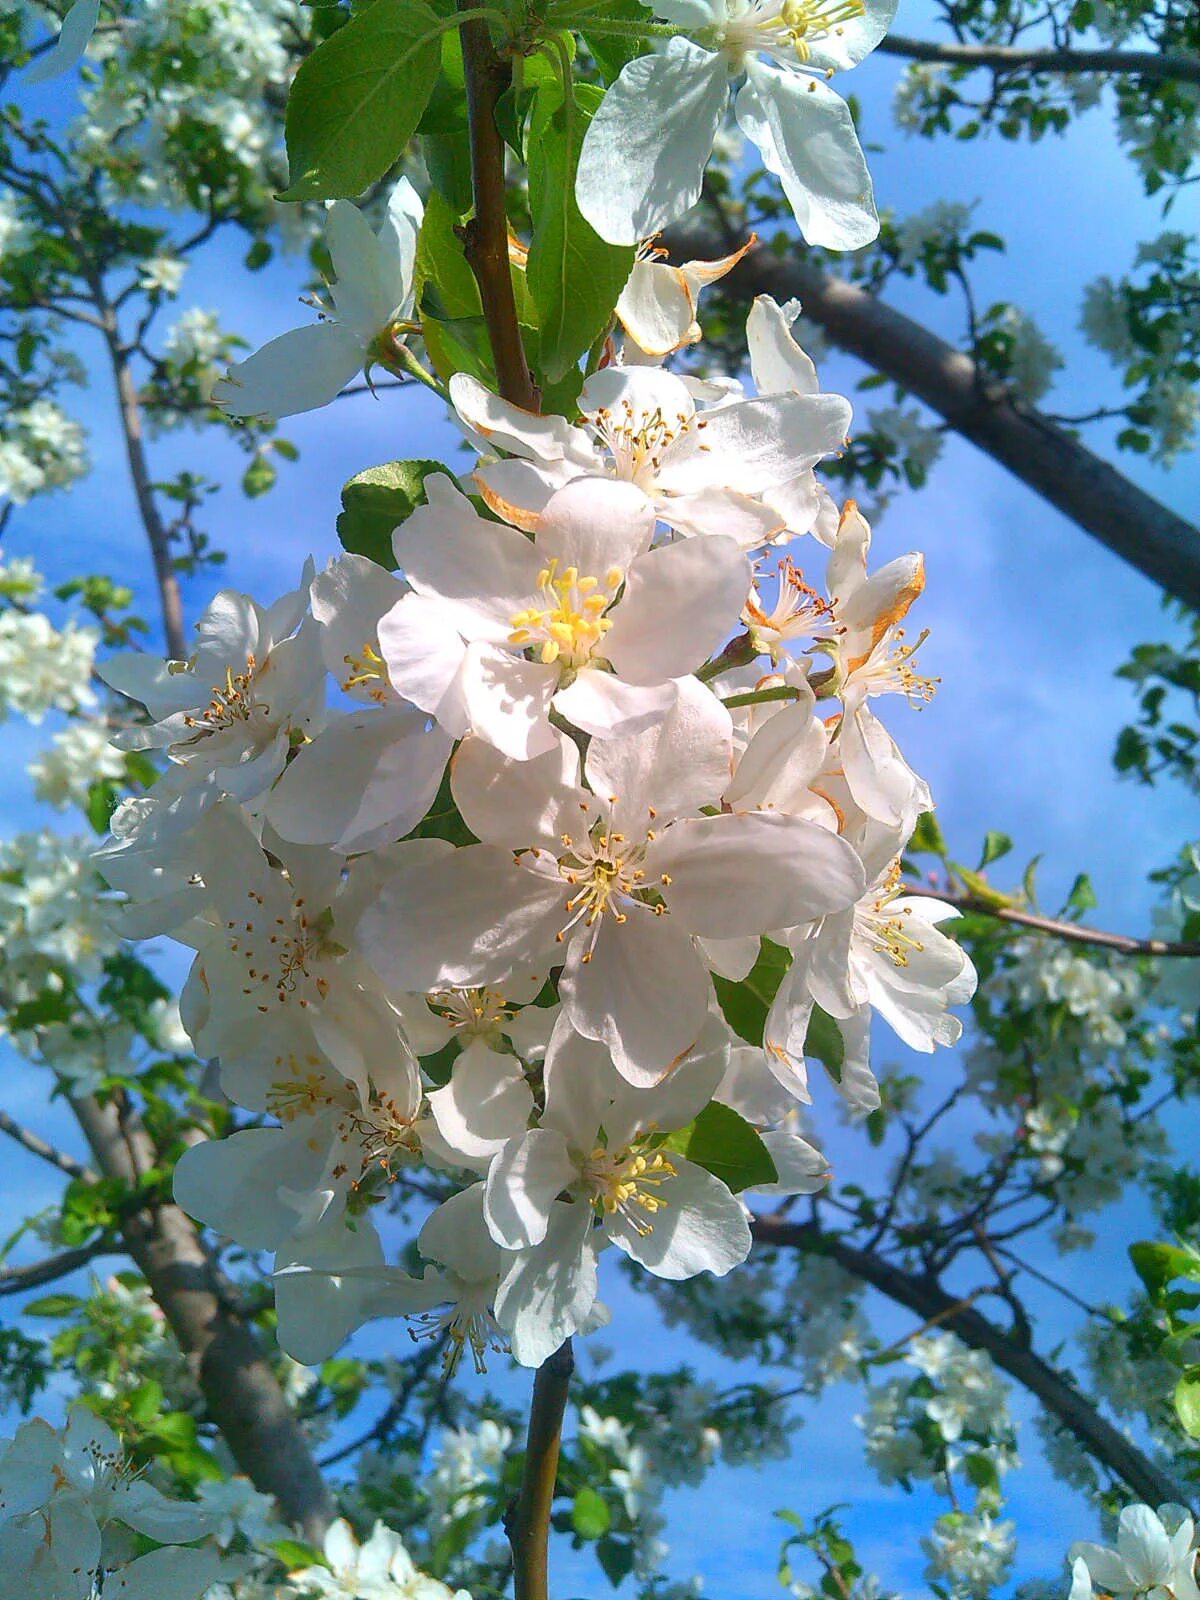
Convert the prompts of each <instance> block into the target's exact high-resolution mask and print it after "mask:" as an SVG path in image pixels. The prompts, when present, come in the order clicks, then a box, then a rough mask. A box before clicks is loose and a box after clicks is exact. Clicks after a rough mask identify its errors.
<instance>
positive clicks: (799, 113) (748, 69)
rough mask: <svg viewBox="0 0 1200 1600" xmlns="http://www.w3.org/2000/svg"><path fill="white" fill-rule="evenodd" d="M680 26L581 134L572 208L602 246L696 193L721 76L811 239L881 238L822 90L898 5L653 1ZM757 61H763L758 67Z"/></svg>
mask: <svg viewBox="0 0 1200 1600" xmlns="http://www.w3.org/2000/svg"><path fill="white" fill-rule="evenodd" d="M653 9H654V11H655V12H656V13H657V14H658V15H659V16H661V17H664V18H666V20H667V21H668V22H670V23H673V24H674V25H675V26H677V27H679V28H681V29H683V30H685V31H686V35H687V36H686V37H685V36H683V35H677V36H676V37H674V38H672V39H669V40H668V41H667V43H666V45H665V46H664V48H663V49H662V50H661V51H657V52H655V53H654V54H651V55H645V56H639V57H638V58H637V59H636V60H634V61H631V62H630V63H629V64H628V65H627V66H626V67H625V68H624V69H623V70H622V72H621V76H620V77H619V78H618V79H617V81H616V82H615V83H614V84H613V85H612V87H611V88H610V89H609V90H608V93H607V94H606V95H605V97H604V100H603V101H602V103H601V105H600V109H599V110H598V111H597V113H596V116H595V117H594V119H593V120H592V122H591V124H590V125H589V127H588V130H587V133H586V134H585V135H584V141H583V148H582V151H581V153H580V158H579V172H578V177H577V179H576V189H575V193H576V198H577V200H578V203H579V209H580V211H581V212H582V213H583V215H584V216H585V217H586V218H587V220H588V221H589V222H590V223H591V224H592V226H593V228H595V230H596V232H597V233H598V234H599V235H600V237H601V238H602V239H608V240H610V241H611V242H612V243H613V244H636V243H637V242H638V241H639V240H640V239H646V238H650V237H651V236H653V235H654V234H656V233H658V232H659V231H660V230H661V229H663V228H665V227H666V226H667V224H668V223H670V222H674V221H675V220H676V219H677V218H678V217H681V216H682V215H683V214H684V212H685V211H688V210H689V209H690V208H691V207H692V206H693V205H694V204H695V203H696V201H697V200H698V199H699V198H700V188H701V181H702V178H703V174H704V168H705V165H706V163H707V161H708V158H709V155H710V153H711V151H712V148H713V143H714V140H715V138H716V135H717V131H718V129H719V128H720V125H721V121H722V119H723V117H724V114H725V108H726V105H727V102H728V99H729V91H730V80H731V79H732V78H735V77H740V76H742V75H743V74H744V82H743V84H742V87H741V88H740V90H738V92H737V95H736V98H735V101H734V112H735V115H736V117H737V120H738V124H739V126H740V128H741V130H742V132H743V133H744V134H745V135H746V137H747V138H748V139H749V140H750V141H751V142H752V143H753V144H755V145H757V146H758V149H759V152H760V154H761V156H762V159H763V164H764V165H765V166H766V167H767V169H768V170H769V171H770V172H773V173H774V174H775V175H776V177H778V178H779V179H780V181H781V183H782V184H783V191H784V193H785V194H786V196H787V199H788V203H789V205H790V206H791V207H792V211H793V212H794V214H795V217H796V221H797V223H798V224H799V227H800V232H801V233H802V234H803V235H804V237H805V238H806V239H807V240H808V242H809V243H810V244H815V245H823V246H825V247H826V248H827V249H831V250H857V249H859V248H860V247H861V246H862V245H865V244H869V243H870V242H871V240H872V239H874V238H875V236H876V235H877V234H878V232H879V219H878V217H877V215H876V212H875V202H874V199H873V197H872V192H871V178H870V174H869V173H868V172H867V165H866V161H865V160H864V158H863V153H862V150H861V149H860V148H859V143H858V137H857V135H856V133H855V131H854V122H853V119H852V118H851V115H850V111H849V108H848V106H847V105H846V103H845V101H844V100H842V98H841V97H840V96H839V95H837V94H835V93H834V92H833V90H832V89H830V88H829V87H828V84H827V82H826V79H827V78H828V77H832V75H833V74H834V72H836V71H840V70H842V69H844V68H848V67H853V66H856V65H857V64H858V63H859V62H860V61H861V60H862V59H863V57H864V56H866V55H867V54H869V52H870V51H871V50H873V49H874V48H875V46H876V45H877V44H878V43H879V41H880V39H882V38H883V36H884V34H885V33H886V32H887V30H888V28H889V27H890V26H891V21H892V17H893V16H894V15H895V11H896V0H656V3H655V4H654V7H653ZM764 58H765V59H764Z"/></svg>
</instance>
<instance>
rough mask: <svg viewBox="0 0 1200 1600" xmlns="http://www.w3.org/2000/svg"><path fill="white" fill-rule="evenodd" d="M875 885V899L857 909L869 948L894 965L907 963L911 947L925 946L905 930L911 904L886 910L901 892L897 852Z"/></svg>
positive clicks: (903, 965)
mask: <svg viewBox="0 0 1200 1600" xmlns="http://www.w3.org/2000/svg"><path fill="white" fill-rule="evenodd" d="M876 888H877V889H878V891H879V892H878V895H877V897H876V899H875V900H874V901H873V902H872V904H871V905H870V906H869V907H867V908H864V909H863V910H862V911H860V913H859V915H860V916H861V918H862V921H863V922H864V923H865V925H866V927H865V931H866V936H867V938H868V939H869V940H870V943H871V947H872V949H874V950H877V951H878V952H879V954H880V955H886V956H889V957H890V958H891V961H892V964H893V965H894V966H897V967H906V966H908V963H909V957H910V954H911V953H912V952H913V951H921V950H924V948H925V946H924V945H923V944H922V943H921V941H920V940H919V939H914V938H913V937H912V935H911V934H910V933H909V931H908V918H909V917H911V916H912V907H911V906H905V907H904V908H903V909H902V910H900V911H896V910H892V911H890V912H889V907H890V906H891V905H892V902H893V900H895V899H896V897H897V895H898V894H899V893H900V857H899V856H897V857H896V859H895V861H893V862H892V864H891V866H890V867H889V868H888V869H887V871H886V872H885V873H884V875H883V877H882V878H881V879H880V881H879V883H878V884H877V885H876Z"/></svg>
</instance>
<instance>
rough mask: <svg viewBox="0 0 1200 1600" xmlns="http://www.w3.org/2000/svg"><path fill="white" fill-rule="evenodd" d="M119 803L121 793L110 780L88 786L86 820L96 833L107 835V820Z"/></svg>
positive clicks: (97, 781) (100, 780)
mask: <svg viewBox="0 0 1200 1600" xmlns="http://www.w3.org/2000/svg"><path fill="white" fill-rule="evenodd" d="M120 803H121V791H120V790H119V789H118V788H117V786H116V784H115V783H113V781H112V779H111V778H98V779H97V780H96V782H95V783H92V784H89V785H88V792H87V819H88V821H89V822H90V823H91V825H92V828H93V830H94V831H95V832H96V833H107V832H108V824H109V819H110V818H111V817H112V814H113V812H114V811H115V810H116V809H117V807H118V806H119V805H120Z"/></svg>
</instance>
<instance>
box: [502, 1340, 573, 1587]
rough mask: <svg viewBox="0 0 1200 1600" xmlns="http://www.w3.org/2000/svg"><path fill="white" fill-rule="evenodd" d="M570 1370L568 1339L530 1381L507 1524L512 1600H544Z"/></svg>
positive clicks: (571, 1357)
mask: <svg viewBox="0 0 1200 1600" xmlns="http://www.w3.org/2000/svg"><path fill="white" fill-rule="evenodd" d="M574 1371H575V1352H574V1351H573V1350H572V1348H571V1341H570V1339H566V1340H564V1342H563V1343H562V1344H561V1345H559V1347H558V1349H557V1350H556V1351H555V1352H554V1354H553V1355H552V1356H547V1358H546V1360H545V1361H543V1362H542V1364H541V1366H540V1367H539V1368H538V1370H537V1377H536V1378H534V1380H533V1401H532V1404H531V1405H530V1410H529V1434H528V1438H527V1440H526V1444H525V1465H524V1467H523V1468H522V1472H521V1492H520V1494H519V1495H518V1496H517V1502H516V1505H515V1507H514V1508H513V1512H512V1515H511V1517H510V1518H509V1519H507V1522H506V1526H507V1531H508V1542H509V1544H510V1545H511V1546H512V1553H513V1586H514V1590H515V1595H516V1600H548V1596H549V1557H550V1510H551V1507H552V1505H553V1503H554V1485H555V1481H556V1479H557V1477H558V1452H559V1446H560V1445H561V1443H562V1426H563V1414H564V1412H565V1411H566V1408H567V1390H568V1389H569V1388H570V1384H571V1374H572V1373H573V1372H574Z"/></svg>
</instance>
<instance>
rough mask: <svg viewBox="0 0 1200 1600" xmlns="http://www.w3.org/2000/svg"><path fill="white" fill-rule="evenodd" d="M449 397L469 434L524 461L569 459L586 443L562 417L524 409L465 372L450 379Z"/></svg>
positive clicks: (584, 436)
mask: <svg viewBox="0 0 1200 1600" xmlns="http://www.w3.org/2000/svg"><path fill="white" fill-rule="evenodd" d="M450 399H451V401H452V402H453V404H454V409H455V410H456V411H457V412H458V414H459V416H460V417H461V418H462V420H463V422H465V423H466V425H467V427H468V428H470V429H471V431H472V432H473V433H477V434H479V436H480V437H481V438H483V439H486V440H487V441H488V443H489V444H490V445H492V446H494V447H496V448H498V449H500V450H507V451H508V452H509V453H510V454H512V455H516V456H523V457H525V459H526V460H533V461H562V460H564V459H571V458H573V457H576V456H578V455H579V454H580V453H581V449H583V448H584V447H585V446H586V435H583V434H581V433H580V430H579V429H578V428H575V427H573V426H572V425H571V423H569V422H568V421H567V419H566V418H565V417H560V416H556V415H554V414H553V413H548V414H546V415H541V414H538V413H536V412H533V411H525V410H523V409H522V408H521V407H520V406H515V405H513V404H511V402H509V401H508V400H502V399H501V398H500V396H499V395H498V394H494V393H493V392H492V390H491V389H487V388H485V387H484V385H483V384H482V383H480V382H479V379H478V378H473V377H471V375H470V374H469V373H466V372H456V373H455V374H454V376H453V377H452V378H451V379H450Z"/></svg>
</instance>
